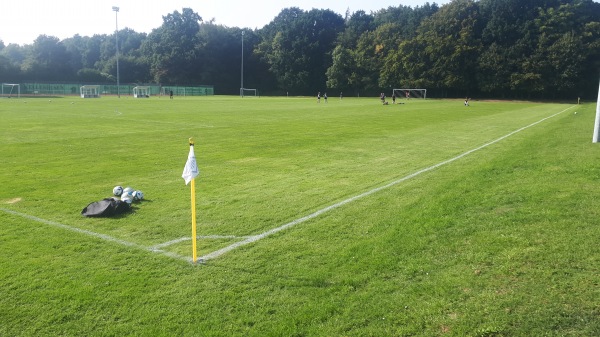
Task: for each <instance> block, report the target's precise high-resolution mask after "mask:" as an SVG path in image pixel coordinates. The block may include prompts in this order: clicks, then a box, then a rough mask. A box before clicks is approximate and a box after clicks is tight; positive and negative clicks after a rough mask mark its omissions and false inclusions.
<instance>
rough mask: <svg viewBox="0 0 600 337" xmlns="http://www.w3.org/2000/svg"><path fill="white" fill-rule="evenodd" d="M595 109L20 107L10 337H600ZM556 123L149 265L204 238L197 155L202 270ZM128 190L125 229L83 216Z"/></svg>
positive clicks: (55, 102) (190, 102)
mask: <svg viewBox="0 0 600 337" xmlns="http://www.w3.org/2000/svg"><path fill="white" fill-rule="evenodd" d="M71 102H73V103H71ZM594 110H595V106H594V105H591V104H589V105H582V106H577V107H573V106H571V105H565V104H550V103H545V104H542V103H534V102H472V106H471V107H469V108H466V107H463V106H462V102H461V101H459V100H456V101H453V100H428V101H419V100H411V101H410V102H408V103H407V104H403V105H395V106H391V105H390V106H382V105H380V104H378V99H377V98H373V99H367V98H363V99H351V98H345V99H344V100H343V101H339V100H337V99H331V100H330V102H329V103H328V104H325V103H323V102H322V103H321V104H317V103H316V102H315V99H312V98H269V97H264V98H260V99H254V98H252V99H250V98H248V99H243V100H242V99H240V98H238V97H220V96H215V97H203V98H183V99H174V100H169V99H164V98H163V99H158V98H150V99H144V100H135V99H132V98H121V99H120V100H118V99H116V98H111V97H103V98H101V99H89V100H83V99H78V98H53V99H51V101H50V100H48V99H20V100H17V99H2V100H0V120H1V121H2V122H1V123H0V156H1V158H2V165H0V186H1V187H0V224H1V227H0V298H2V301H1V303H2V305H0V335H2V336H57V335H64V336H126V335H127V336H129V335H131V336H415V335H417V336H436V335H440V336H441V335H444V336H446V335H447V336H540V335H546V336H592V335H598V334H600V320H599V319H598V317H599V316H600V304H599V303H600V300H599V299H600V293H599V289H600V287H599V284H598V275H599V274H600V267H599V266H600V251H599V249H598V238H599V237H600V228H599V227H598V225H597V224H598V218H599V215H600V214H599V213H600V211H599V210H598V207H597V206H598V202H597V200H598V192H597V191H598V190H600V189H599V187H600V182H599V178H600V166H598V159H599V157H600V155H599V154H598V144H592V143H591V137H592V130H593V122H594V113H595V111H594ZM561 111H562V113H559V112H561ZM574 111H577V112H578V113H577V114H573V112H574ZM556 113H559V114H558V115H556V116H554V117H552V118H550V119H547V120H544V121H542V122H540V123H539V124H536V125H533V126H531V127H529V128H527V129H524V130H522V131H520V132H518V133H515V134H513V135H511V136H510V137H508V138H505V139H502V140H500V141H498V142H496V143H494V144H491V145H489V146H486V147H484V148H482V149H480V150H478V151H475V152H473V153H470V154H468V155H466V156H464V157H461V158H460V159H457V160H455V161H452V162H449V163H447V164H445V165H443V166H440V167H437V168H435V169H433V170H430V171H427V172H423V173H421V174H419V175H417V176H415V177H413V178H412V179H408V180H406V181H402V182H399V183H398V184H396V185H393V186H390V187H388V188H386V189H384V190H381V191H379V192H377V193H373V194H371V195H368V196H365V197H362V198H360V199H358V200H355V201H352V202H349V203H347V204H345V205H342V206H339V207H337V208H335V209H332V210H330V211H328V212H325V213H323V214H321V215H320V216H318V217H315V218H313V219H310V220H307V221H305V222H302V223H300V224H298V225H296V226H294V227H291V228H289V229H286V230H284V231H281V232H279V233H277V234H274V235H271V236H268V237H266V238H264V239H262V240H260V241H257V242H255V243H251V244H248V245H244V246H241V247H239V248H237V249H234V250H232V251H230V252H228V253H226V254H224V255H221V256H219V257H217V258H215V259H212V260H208V261H207V263H206V264H202V265H193V264H191V263H189V262H186V261H185V259H189V258H190V257H191V241H182V242H180V243H176V244H172V245H169V246H166V247H164V248H163V249H164V251H165V252H166V253H167V255H165V254H157V253H153V252H150V251H148V250H147V248H148V247H151V246H154V245H159V244H161V243H165V242H169V241H171V240H177V239H180V238H186V237H187V238H189V236H190V233H191V224H190V223H191V220H190V195H189V186H186V185H184V182H183V179H182V178H181V172H182V170H183V166H184V164H185V161H186V157H187V152H188V145H187V140H188V138H189V137H194V138H195V140H196V146H195V149H196V157H197V160H198V165H199V167H200V170H201V176H200V177H199V178H198V179H197V180H196V190H197V213H198V216H197V218H198V235H201V236H210V235H212V236H220V237H217V238H201V239H200V240H199V241H198V244H199V246H198V253H199V255H204V254H208V253H210V252H213V251H215V250H218V249H220V248H224V247H227V246H229V245H231V244H233V243H234V242H236V241H239V240H242V239H243V238H244V237H246V236H250V235H258V234H261V233H264V232H266V231H268V230H271V229H273V228H277V227H279V226H282V225H283V224H286V223H289V222H291V221H294V220H297V219H300V218H302V217H304V216H306V215H309V214H312V213H314V212H317V211H319V210H322V209H324V208H326V207H328V206H331V205H334V204H337V203H339V202H342V201H345V200H348V199H349V198H352V197H354V196H357V195H360V194H362V193H365V192H368V191H372V190H373V189H375V188H378V187H381V186H385V185H386V184H389V183H390V182H394V181H399V180H400V179H402V178H403V177H407V176H408V175H410V174H412V173H415V172H418V171H420V170H422V169H425V168H429V167H432V166H433V165H436V164H438V163H441V162H444V161H446V160H449V159H452V158H456V157H457V156H459V155H461V154H464V153H466V152H467V151H470V150H473V149H476V148H479V147H480V146H483V145H485V144H488V143H489V142H491V141H494V140H497V139H499V138H500V137H503V136H505V135H508V134H510V133H511V132H513V131H515V130H519V129H521V128H522V127H525V126H528V125H531V124H532V123H535V122H538V121H540V120H542V119H543V118H546V117H548V116H552V115H554V114H556ZM117 184H120V185H124V186H132V187H134V188H138V189H141V190H142V191H144V193H145V195H146V198H147V200H146V201H143V202H142V203H139V204H136V205H135V210H134V212H132V213H131V214H128V215H126V216H123V217H117V218H109V219H90V218H84V217H82V216H81V215H80V211H81V209H82V208H83V207H84V206H86V205H87V204H88V203H90V202H92V201H96V200H99V199H102V198H104V197H107V196H110V193H111V191H112V187H113V186H114V185H117ZM61 226H68V228H72V229H73V228H75V229H79V230H85V231H90V232H93V233H98V234H101V235H108V236H110V237H112V238H115V239H117V240H123V241H127V242H130V243H133V244H135V246H124V245H122V244H119V243H117V242H113V241H106V240H103V239H101V238H99V237H96V236H90V235H86V234H85V233H82V232H76V231H73V230H68V229H65V228H64V227H61ZM173 256H175V258H173ZM177 257H179V258H177Z"/></svg>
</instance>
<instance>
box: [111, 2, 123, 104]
mask: <svg viewBox="0 0 600 337" xmlns="http://www.w3.org/2000/svg"><path fill="white" fill-rule="evenodd" d="M112 10H113V11H115V27H116V30H115V42H116V47H117V96H118V97H119V98H121V92H120V91H119V86H120V85H121V84H120V83H119V7H117V6H113V8H112Z"/></svg>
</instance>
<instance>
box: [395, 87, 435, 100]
mask: <svg viewBox="0 0 600 337" xmlns="http://www.w3.org/2000/svg"><path fill="white" fill-rule="evenodd" d="M394 94H395V95H396V97H398V98H406V99H411V98H423V99H425V98H427V89H394Z"/></svg>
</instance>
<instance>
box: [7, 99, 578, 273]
mask: <svg viewBox="0 0 600 337" xmlns="http://www.w3.org/2000/svg"><path fill="white" fill-rule="evenodd" d="M573 107H574V106H571V107H569V108H567V109H564V110H562V111H560V112H557V113H555V114H553V115H551V116H548V117H545V118H542V119H540V120H539V121H537V122H534V123H531V124H529V125H527V126H524V127H522V128H520V129H517V130H515V131H513V132H510V133H508V134H506V135H504V136H502V137H500V138H497V139H495V140H493V141H491V142H488V143H486V144H483V145H481V146H479V147H477V148H474V149H472V150H469V151H467V152H464V153H462V154H460V155H458V156H456V157H454V158H451V159H448V160H445V161H443V162H440V163H438V164H435V165H432V166H429V167H427V168H424V169H421V170H419V171H417V172H414V173H411V174H409V175H407V176H405V177H403V178H400V179H398V180H394V181H392V182H391V183H388V184H386V185H383V186H380V187H377V188H374V189H372V190H370V191H367V192H364V193H361V194H359V195H356V196H354V197H351V198H348V199H345V200H343V201H340V202H338V203H335V204H333V205H330V206H327V207H325V208H322V209H320V210H318V211H316V212H314V213H311V214H309V215H307V216H304V217H302V218H299V219H296V220H294V221H291V222H288V223H286V224H284V225H282V226H279V227H277V228H273V229H271V230H268V231H266V232H263V233H261V234H258V235H252V236H244V237H238V236H233V235H210V236H203V237H200V238H209V239H221V238H226V239H236V238H245V239H244V240H242V241H238V242H236V243H234V244H231V245H229V246H227V247H225V248H222V249H219V250H216V251H214V252H212V253H209V254H206V255H204V256H201V257H200V258H199V259H198V260H200V261H206V260H211V259H215V258H217V257H220V256H221V255H223V254H225V253H227V252H230V251H232V250H234V249H236V248H239V247H241V246H245V245H247V244H250V243H253V242H256V241H259V240H262V239H264V238H266V237H268V236H270V235H273V234H275V233H278V232H280V231H282V230H285V229H288V228H291V227H293V226H295V225H298V224H300V223H303V222H305V221H308V220H310V219H313V218H316V217H318V216H320V215H321V214H324V213H326V212H329V211H331V210H334V209H336V208H339V207H341V206H344V205H346V204H348V203H350V202H353V201H356V200H358V199H362V198H364V197H366V196H369V195H371V194H374V193H377V192H379V191H381V190H385V189H388V188H390V187H392V186H395V185H397V184H399V183H401V182H404V181H406V180H409V179H412V178H414V177H416V176H418V175H420V174H422V173H426V172H429V171H432V170H435V169H436V168H438V167H441V166H444V165H446V164H450V163H452V162H454V161H456V160H458V159H461V158H463V157H465V156H468V155H469V154H471V153H473V152H476V151H479V150H481V149H484V148H486V147H488V146H490V145H493V144H496V143H498V142H500V141H502V140H504V139H506V138H508V137H510V136H512V135H514V134H516V133H519V132H521V131H523V130H526V129H528V128H530V127H532V126H535V125H537V124H539V123H542V122H543V121H546V120H548V119H550V118H553V117H555V116H557V115H559V114H561V113H563V112H565V111H567V110H569V109H572V108H573ZM0 211H3V212H5V213H9V214H13V215H16V216H20V217H23V218H26V219H29V220H33V221H36V222H41V223H44V224H47V225H50V226H53V227H57V228H62V229H65V230H68V231H72V232H76V233H80V234H84V235H87V236H91V237H95V238H98V239H101V240H104V241H108V242H113V243H117V244H119V245H122V246H126V247H132V248H136V249H140V250H144V251H148V252H152V253H159V254H162V255H165V256H168V257H171V258H174V259H177V260H184V261H188V262H193V261H192V259H191V258H186V257H183V256H181V255H178V254H175V253H171V252H166V251H163V250H161V248H164V247H168V246H170V245H172V244H176V243H179V242H183V241H188V240H191V238H190V237H183V238H179V239H175V240H171V241H167V242H164V243H161V244H157V245H154V246H152V247H146V246H142V245H139V244H137V243H133V242H129V241H125V240H121V239H117V238H115V237H112V236H110V235H106V234H100V233H96V232H92V231H89V230H86V229H81V228H77V227H71V226H68V225H64V224H61V223H59V222H56V221H50V220H45V219H42V218H38V217H36V216H33V215H28V214H24V213H20V212H16V211H13V210H10V209H6V208H2V207H0Z"/></svg>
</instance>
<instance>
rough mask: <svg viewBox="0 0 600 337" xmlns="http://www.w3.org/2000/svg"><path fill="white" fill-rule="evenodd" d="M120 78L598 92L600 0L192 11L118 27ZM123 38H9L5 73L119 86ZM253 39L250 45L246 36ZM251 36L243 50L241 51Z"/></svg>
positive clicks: (511, 94) (450, 93)
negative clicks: (255, 19)
mask: <svg viewBox="0 0 600 337" xmlns="http://www.w3.org/2000/svg"><path fill="white" fill-rule="evenodd" d="M117 33H118V36H117V37H118V41H119V74H120V81H121V83H160V84H162V85H172V84H177V85H214V87H215V92H216V93H217V94H238V93H239V88H240V78H241V64H242V49H243V59H244V70H243V76H244V86H245V87H246V88H257V89H259V90H260V92H261V94H262V95H286V94H289V95H314V94H316V92H317V91H321V92H323V91H330V92H331V95H337V94H339V92H340V91H343V92H344V95H345V96H355V95H360V96H367V95H377V94H378V93H379V92H382V91H383V92H390V91H391V89H393V88H426V89H428V96H429V97H465V96H469V97H487V98H516V99H573V97H578V96H579V97H582V98H584V99H588V100H591V99H595V97H596V94H597V90H598V80H599V78H600V4H599V3H595V2H593V1H592V0H479V1H474V0H453V1H452V2H450V3H449V4H447V5H443V6H439V5H437V4H436V3H426V4H425V5H423V6H417V7H408V6H402V5H401V6H398V7H388V8H385V9H381V10H378V11H376V12H372V13H366V12H364V11H356V12H353V13H350V12H347V13H345V14H344V15H340V14H338V13H335V12H333V11H331V10H328V9H312V10H310V11H304V10H301V9H299V8H295V7H292V8H286V9H283V10H282V11H281V12H280V13H279V14H278V15H277V16H276V17H275V18H273V20H272V21H271V22H270V23H269V24H267V25H266V26H264V27H263V28H261V29H248V28H240V27H227V26H222V25H217V24H215V23H214V22H212V21H209V22H206V21H203V19H202V13H196V12H194V11H193V10H192V9H189V8H183V9H182V10H181V11H174V12H173V13H170V14H166V15H165V16H163V23H162V25H161V26H160V27H157V28H155V29H153V30H152V32H150V33H138V32H136V31H134V30H131V29H128V28H125V29H122V30H119V31H118V32H117ZM115 38H116V36H115V35H114V34H112V35H106V34H104V35H94V36H79V35H75V36H73V37H70V38H67V39H64V40H60V39H58V38H56V37H53V36H47V35H39V36H38V37H37V38H36V39H35V40H34V41H33V43H32V44H28V45H23V46H21V45H16V44H9V45H5V44H4V43H3V42H2V41H0V81H3V82H16V83H23V82H33V81H35V82H73V81H77V82H80V83H98V84H99V83H116V64H117V62H116V61H117V57H116V43H115V40H116V39H115ZM242 39H243V44H242ZM242 45H243V48H242Z"/></svg>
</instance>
